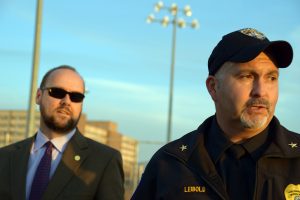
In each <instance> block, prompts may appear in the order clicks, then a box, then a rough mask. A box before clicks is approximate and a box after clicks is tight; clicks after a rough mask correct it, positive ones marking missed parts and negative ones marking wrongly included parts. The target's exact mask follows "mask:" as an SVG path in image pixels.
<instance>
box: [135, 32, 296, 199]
mask: <svg viewBox="0 0 300 200" xmlns="http://www.w3.org/2000/svg"><path fill="white" fill-rule="evenodd" d="M292 59H293V50H292V47H291V45H290V44H289V43H288V42H286V41H270V40H269V39H268V38H267V37H266V36H265V35H264V34H263V33H261V32H259V31H257V30H255V29H252V28H245V29H241V30H238V31H234V32H231V33H229V34H227V35H225V36H223V38H222V40H221V41H220V42H219V43H218V44H217V46H216V47H215V48H214V50H213V51H212V53H211V55H210V57H209V60H208V71H209V75H208V78H207V80H206V86H207V90H208V92H209V94H210V96H211V98H212V100H213V101H214V104H215V109H216V113H215V115H213V116H211V117H209V118H208V119H206V120H205V121H204V122H203V123H202V124H201V125H200V126H199V128H198V129H197V130H195V131H192V132H190V133H188V134H186V135H184V136H183V137H182V138H180V139H178V140H175V141H173V142H171V143H169V144H167V145H165V146H164V147H162V148H161V149H160V150H158V151H157V152H156V153H155V155H154V156H153V157H152V159H151V160H150V162H149V164H148V165H147V167H146V169H145V172H144V174H143V176H142V179H141V181H140V183H139V186H138V187H137V189H136V191H135V193H134V195H133V197H132V199H134V200H135V199H143V200H145V199H146V200H147V199H151V200H152V199H172V200H173V199H185V200H186V199H211V200H217V199H223V200H227V199H230V200H237V199H239V200H240V199H243V200H247V199H249V200H250V199H264V200H266V199H267V200H268V199H270V200H271V199H272V200H273V199H297V198H300V170H299V169H300V135H298V134H296V133H294V132H291V131H289V130H287V129H286V128H285V127H283V126H282V125H281V124H280V123H279V120H278V119H277V118H276V117H275V116H274V112H275V107H276V103H277V100H278V77H279V68H285V67H288V66H289V65H290V64H291V62H292Z"/></svg>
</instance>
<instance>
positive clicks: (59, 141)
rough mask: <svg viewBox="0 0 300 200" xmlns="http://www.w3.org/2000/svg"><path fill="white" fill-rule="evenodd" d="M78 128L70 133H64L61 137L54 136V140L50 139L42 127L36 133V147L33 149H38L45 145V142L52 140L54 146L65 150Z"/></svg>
mask: <svg viewBox="0 0 300 200" xmlns="http://www.w3.org/2000/svg"><path fill="white" fill-rule="evenodd" d="M75 132H76V129H73V130H72V131H70V132H69V133H67V134H65V135H62V136H60V137H56V138H53V139H52V140H49V138H47V136H46V135H45V134H44V133H43V132H42V131H41V129H39V130H38V133H37V135H36V138H35V141H34V147H33V151H38V150H39V149H40V148H42V147H43V146H44V144H45V143H46V142H48V141H51V143H52V144H53V146H54V147H55V148H56V149H57V150H58V151H59V152H63V151H64V150H65V148H66V145H67V143H68V142H69V140H70V139H71V138H72V136H73V135H74V134H75Z"/></svg>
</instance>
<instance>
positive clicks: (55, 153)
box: [26, 128, 76, 199]
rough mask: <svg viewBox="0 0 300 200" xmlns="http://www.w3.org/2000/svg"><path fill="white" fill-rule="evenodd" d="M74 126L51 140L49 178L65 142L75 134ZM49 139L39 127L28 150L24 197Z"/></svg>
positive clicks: (27, 193)
mask: <svg viewBox="0 0 300 200" xmlns="http://www.w3.org/2000/svg"><path fill="white" fill-rule="evenodd" d="M75 132H76V128H74V129H73V130H72V131H70V132H69V133H67V134H65V135H62V136H61V137H57V138H54V139H52V140H51V142H52V144H53V147H54V148H53V149H52V162H51V170H50V179H51V177H52V176H53V174H54V172H55V170H56V168H57V166H58V163H59V162H60V160H61V158H62V153H63V152H64V150H65V149H66V146H67V143H68V142H69V140H70V139H71V138H72V136H73V135H74V134H75ZM48 141H49V139H48V138H47V137H46V135H45V134H44V133H43V132H42V131H41V130H40V129H39V130H38V133H37V135H36V138H35V141H34V143H33V145H32V147H31V150H30V157H29V161H28V168H27V169H28V171H27V177H26V199H28V198H29V194H30V189H31V184H32V181H33V177H34V175H35V171H36V169H37V167H38V165H39V162H40V160H41V158H42V156H43V154H44V151H45V148H44V144H45V143H46V142H48Z"/></svg>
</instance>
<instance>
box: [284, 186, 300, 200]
mask: <svg viewBox="0 0 300 200" xmlns="http://www.w3.org/2000/svg"><path fill="white" fill-rule="evenodd" d="M284 196H285V199H286V200H300V184H298V185H294V184H289V185H288V186H286V188H285V190H284Z"/></svg>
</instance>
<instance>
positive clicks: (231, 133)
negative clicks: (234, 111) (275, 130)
mask: <svg viewBox="0 0 300 200" xmlns="http://www.w3.org/2000/svg"><path fill="white" fill-rule="evenodd" d="M217 122H218V124H219V126H220V128H221V129H222V131H223V132H224V134H225V135H226V137H228V138H229V140H230V141H231V142H233V143H243V142H244V141H245V140H248V139H249V138H252V137H254V136H256V135H257V134H259V133H261V132H262V131H263V130H265V128H267V126H268V124H269V121H268V122H266V123H265V124H264V125H263V126H261V127H259V128H256V129H251V128H245V127H243V126H242V124H241V123H236V122H235V123H233V122H225V121H221V120H220V121H219V120H218V119H217Z"/></svg>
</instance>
